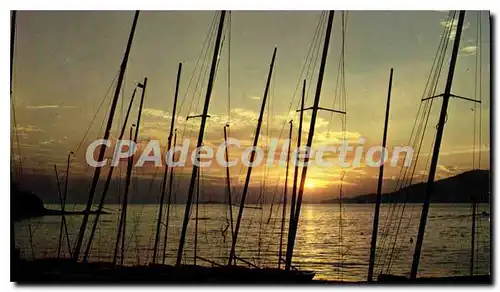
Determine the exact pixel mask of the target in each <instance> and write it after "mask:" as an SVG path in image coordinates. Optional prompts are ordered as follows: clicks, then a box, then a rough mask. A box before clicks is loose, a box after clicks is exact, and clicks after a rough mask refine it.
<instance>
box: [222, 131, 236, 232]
mask: <svg viewBox="0 0 500 292" xmlns="http://www.w3.org/2000/svg"><path fill="white" fill-rule="evenodd" d="M228 127H229V124H226V125H225V126H224V143H226V149H225V156H226V161H229V150H228V149H227V148H228V147H227V130H226V129H227V128H228ZM226 188H227V204H228V208H229V218H230V220H231V238H232V237H233V236H234V226H233V200H232V197H231V176H230V175H229V167H226Z"/></svg>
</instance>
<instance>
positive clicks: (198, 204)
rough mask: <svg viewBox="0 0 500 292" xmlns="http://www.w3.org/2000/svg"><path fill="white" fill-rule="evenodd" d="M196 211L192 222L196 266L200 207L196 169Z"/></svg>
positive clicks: (198, 180) (198, 178)
mask: <svg viewBox="0 0 500 292" xmlns="http://www.w3.org/2000/svg"><path fill="white" fill-rule="evenodd" d="M196 180H197V182H196V211H195V213H196V214H195V222H194V256H193V264H194V265H195V266H196V251H197V250H198V214H199V213H198V209H199V207H200V169H199V168H198V177H197V178H196Z"/></svg>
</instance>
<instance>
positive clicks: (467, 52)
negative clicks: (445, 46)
mask: <svg viewBox="0 0 500 292" xmlns="http://www.w3.org/2000/svg"><path fill="white" fill-rule="evenodd" d="M477 49H478V48H477V46H465V47H463V48H462V49H461V50H460V55H463V56H472V55H475V54H476V52H477Z"/></svg>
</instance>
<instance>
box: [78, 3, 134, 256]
mask: <svg viewBox="0 0 500 292" xmlns="http://www.w3.org/2000/svg"><path fill="white" fill-rule="evenodd" d="M138 18H139V10H137V11H136V12H135V15H134V20H133V23H132V29H131V30H130V35H129V38H128V42H127V48H126V49H125V55H124V57H123V60H122V63H121V66H120V73H119V75H118V81H117V84H116V89H115V94H114V97H113V102H112V103H111V109H110V111H109V117H108V122H107V124H106V130H105V131H104V137H103V140H107V139H108V138H109V135H110V132H111V126H112V125H113V118H114V116H115V110H116V105H117V103H118V98H119V97H120V91H121V88H122V83H123V79H124V76H125V70H126V69H127V63H128V58H129V55H130V49H131V47H132V41H133V40H134V34H135V28H136V26H137V20H138ZM105 152H106V147H104V146H101V149H100V151H99V158H98V159H97V161H102V160H103V158H104V153H105ZM100 173H101V167H96V169H95V171H94V176H93V178H92V186H91V187H90V191H89V198H88V201H87V206H86V207H85V211H84V214H83V219H82V225H81V226H80V231H79V233H78V239H77V243H76V246H75V250H74V252H73V258H74V260H78V256H79V254H80V249H81V247H82V242H83V237H84V236H85V229H86V228H87V223H88V221H89V215H90V208H91V207H92V204H93V202H94V195H95V190H96V188H97V183H98V182H99V175H100Z"/></svg>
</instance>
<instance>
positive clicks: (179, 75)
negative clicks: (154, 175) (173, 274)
mask: <svg viewBox="0 0 500 292" xmlns="http://www.w3.org/2000/svg"><path fill="white" fill-rule="evenodd" d="M181 71H182V63H179V68H178V69H177V82H176V83H175V94H174V107H173V108H172V121H171V122H170V133H169V134H168V142H167V143H168V144H167V151H168V150H170V147H171V146H172V135H173V132H174V124H175V112H176V109H177V96H178V93H179V82H180V78H181ZM167 175H168V164H167V163H165V173H164V174H163V183H162V187H161V196H160V210H159V211H158V221H157V222H156V237H155V245H154V249H153V263H156V253H157V251H158V243H159V241H160V233H161V232H160V230H161V220H162V218H163V202H164V200H165V187H166V184H167Z"/></svg>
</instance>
